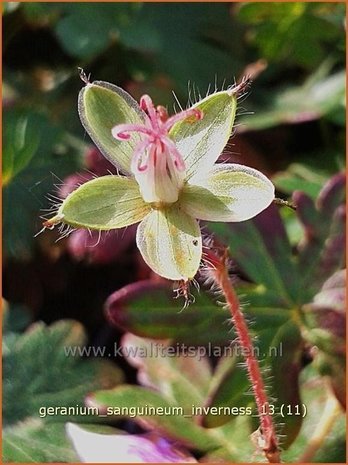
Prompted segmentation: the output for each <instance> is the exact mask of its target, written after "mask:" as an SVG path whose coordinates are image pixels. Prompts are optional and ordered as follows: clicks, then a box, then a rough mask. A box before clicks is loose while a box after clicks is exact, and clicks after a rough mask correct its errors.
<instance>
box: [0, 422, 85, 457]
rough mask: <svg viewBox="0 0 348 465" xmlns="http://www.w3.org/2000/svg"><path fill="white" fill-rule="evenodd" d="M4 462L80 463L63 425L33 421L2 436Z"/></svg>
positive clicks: (15, 427) (12, 428)
mask: <svg viewBox="0 0 348 465" xmlns="http://www.w3.org/2000/svg"><path fill="white" fill-rule="evenodd" d="M2 439H3V442H2V452H3V461H4V462H5V463H6V462H10V463H48V462H68V463H72V462H75V461H77V459H78V457H77V455H76V453H75V452H74V450H73V448H72V446H71V444H70V443H69V440H68V439H67V437H66V435H65V428H64V424H63V423H50V424H45V423H44V422H43V421H41V420H38V419H37V418H30V419H28V420H27V421H25V422H24V423H20V424H18V425H16V426H14V427H9V428H5V430H4V432H3V438H2Z"/></svg>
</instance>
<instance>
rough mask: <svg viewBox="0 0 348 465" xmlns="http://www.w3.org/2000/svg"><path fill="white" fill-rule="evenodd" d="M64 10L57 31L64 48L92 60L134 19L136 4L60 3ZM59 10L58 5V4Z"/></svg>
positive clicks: (60, 7) (80, 57) (79, 56)
mask: <svg viewBox="0 0 348 465" xmlns="http://www.w3.org/2000/svg"><path fill="white" fill-rule="evenodd" d="M58 5H59V9H60V10H61V11H62V12H63V13H64V14H63V16H62V17H61V18H60V19H59V20H58V22H57V24H56V27H55V33H56V35H57V38H58V40H59V41H60V43H61V45H62V47H63V48H64V49H65V50H66V51H67V52H68V53H69V54H70V55H72V56H74V57H77V58H79V59H87V60H88V59H92V58H94V57H95V56H96V55H98V54H101V53H102V52H103V51H104V50H105V49H106V48H107V47H108V46H109V45H110V44H111V43H112V42H113V41H114V40H115V38H116V37H117V36H118V35H119V29H120V27H121V26H122V25H124V24H128V23H129V21H130V20H131V18H132V15H133V11H134V10H136V8H134V5H129V4H117V5H114V4H108V3H105V4H103V7H102V8H100V6H99V5H98V4H93V3H91V4H86V5H84V6H83V8H81V7H80V6H79V5H78V6H76V5H71V4H70V5H69V4H67V5H64V4H63V5H62V4H58ZM56 9H57V7H56Z"/></svg>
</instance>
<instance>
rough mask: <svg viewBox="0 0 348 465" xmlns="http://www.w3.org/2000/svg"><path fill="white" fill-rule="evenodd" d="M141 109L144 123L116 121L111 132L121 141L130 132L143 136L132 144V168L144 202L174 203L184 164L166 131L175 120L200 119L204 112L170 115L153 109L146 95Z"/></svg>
mask: <svg viewBox="0 0 348 465" xmlns="http://www.w3.org/2000/svg"><path fill="white" fill-rule="evenodd" d="M140 108H141V110H143V112H144V113H143V118H144V123H143V124H118V125H116V126H114V127H113V128H112V130H111V132H112V135H113V137H115V139H118V140H123V141H124V140H129V139H130V137H131V134H130V133H132V132H136V133H138V134H139V133H140V134H141V135H142V138H141V140H140V141H139V142H138V143H137V145H136V146H135V150H134V153H133V157H132V161H131V171H132V173H133V174H134V176H135V179H136V180H137V182H138V184H139V187H140V191H141V193H142V196H143V199H144V200H145V202H158V201H161V202H162V201H163V202H167V203H173V202H176V201H177V200H178V196H179V192H180V189H181V187H182V185H183V182H184V177H185V176H184V175H185V169H186V166H185V162H184V159H183V157H182V155H181V153H180V152H179V150H178V149H177V147H176V145H175V143H174V141H172V140H171V139H170V137H169V135H168V131H169V130H170V129H171V128H172V127H173V125H174V124H175V123H177V122H178V121H182V120H186V119H188V118H191V119H192V118H194V119H195V120H200V119H202V118H203V112H202V111H201V110H199V109H197V108H191V109H189V110H185V111H182V112H180V113H178V114H176V115H174V116H172V117H170V118H169V117H168V113H167V110H166V109H165V108H164V107H162V106H158V107H157V108H155V107H154V104H153V102H152V100H151V98H150V97H149V96H148V95H143V96H142V97H141V99H140ZM188 122H191V121H188ZM145 172H146V173H145Z"/></svg>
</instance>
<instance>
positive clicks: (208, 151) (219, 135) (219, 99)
mask: <svg viewBox="0 0 348 465" xmlns="http://www.w3.org/2000/svg"><path fill="white" fill-rule="evenodd" d="M192 108H197V109H199V110H201V111H202V112H203V118H202V119H201V120H200V121H195V122H194V123H192V122H188V121H179V122H178V123H176V124H175V125H174V126H173V127H172V129H171V130H170V131H169V135H170V137H171V139H173V140H174V142H175V144H176V147H177V149H178V150H179V152H180V153H181V154H182V156H183V158H184V160H185V164H186V179H187V180H188V181H190V182H191V183H192V184H195V179H196V178H199V177H200V176H201V175H202V174H205V173H206V172H207V171H208V170H210V168H211V167H212V166H213V165H214V163H215V162H216V160H217V159H218V157H219V155H220V154H221V152H222V150H223V149H224V147H225V145H226V144H227V141H228V139H229V137H230V135H231V133H232V128H233V124H234V119H235V115H236V108H237V98H236V96H235V95H233V93H232V92H231V91H224V92H217V93H215V94H212V95H209V96H208V97H206V98H205V99H203V100H201V101H199V102H198V103H197V104H195V105H193V107H192Z"/></svg>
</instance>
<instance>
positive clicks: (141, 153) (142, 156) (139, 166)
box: [131, 140, 151, 172]
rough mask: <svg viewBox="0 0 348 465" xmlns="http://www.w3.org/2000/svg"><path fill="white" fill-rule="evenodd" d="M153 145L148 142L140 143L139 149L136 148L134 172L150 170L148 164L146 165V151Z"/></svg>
mask: <svg viewBox="0 0 348 465" xmlns="http://www.w3.org/2000/svg"><path fill="white" fill-rule="evenodd" d="M150 145H151V143H150V142H149V141H148V140H146V141H142V142H139V144H138V145H137V147H136V148H135V151H134V154H133V158H132V167H131V168H132V171H135V170H138V171H141V172H142V171H146V170H147V168H148V164H147V163H146V161H145V160H146V159H147V158H148V155H147V153H146V149H147V148H148V147H149V146H150Z"/></svg>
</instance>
